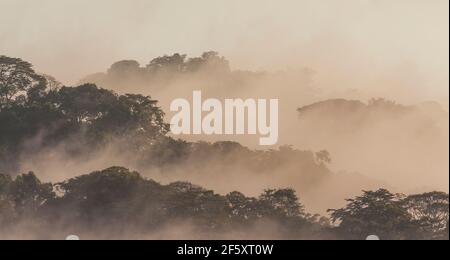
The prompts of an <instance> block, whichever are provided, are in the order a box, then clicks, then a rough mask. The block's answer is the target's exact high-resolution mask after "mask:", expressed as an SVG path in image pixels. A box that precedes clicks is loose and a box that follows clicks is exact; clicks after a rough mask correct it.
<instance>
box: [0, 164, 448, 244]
mask: <svg viewBox="0 0 450 260" xmlns="http://www.w3.org/2000/svg"><path fill="white" fill-rule="evenodd" d="M348 201H349V204H348V205H347V206H346V207H345V208H342V209H338V210H332V211H331V217H332V220H333V221H335V223H336V226H335V227H333V226H331V225H330V224H329V223H328V221H327V220H326V219H325V218H320V216H311V215H309V214H307V213H306V212H305V209H304V207H303V205H302V204H301V203H300V202H299V199H298V198H297V196H296V194H295V192H294V191H293V190H292V189H278V190H267V191H265V192H264V193H263V194H262V195H261V196H260V197H259V198H251V197H247V196H245V195H244V194H241V193H239V192H232V193H230V194H228V195H226V196H222V195H219V194H216V193H214V192H213V191H210V190H206V189H204V188H202V187H199V186H195V185H193V184H190V183H186V182H176V183H172V184H169V185H161V184H159V183H157V182H155V181H152V180H148V179H145V178H143V177H142V176H141V175H140V174H139V173H137V172H131V171H129V170H128V169H125V168H121V167H112V168H109V169H105V170H103V171H99V172H93V173H91V174H88V175H82V176H79V177H76V178H73V179H69V180H67V181H64V182H62V183H57V184H53V185H52V184H44V183H41V182H40V181H39V180H38V179H37V178H36V176H35V175H34V174H33V173H29V174H25V175H20V176H18V177H17V178H15V179H12V178H11V177H9V176H8V175H0V223H1V224H2V225H1V226H0V231H1V230H3V231H4V232H6V230H7V229H9V228H14V227H15V226H17V225H19V226H20V224H21V223H24V222H26V221H29V220H30V219H32V220H33V222H37V223H41V224H40V228H42V229H43V230H39V231H37V234H40V233H42V234H43V235H42V236H43V238H45V237H46V236H48V235H49V233H48V230H46V229H47V228H48V223H52V224H51V225H52V228H53V231H52V232H58V230H61V232H63V231H64V229H65V228H66V227H68V226H69V227H71V228H75V229H76V230H78V232H81V234H83V232H86V234H89V231H90V230H95V232H96V233H95V235H91V236H93V237H97V238H99V237H104V236H106V237H108V238H121V236H122V232H123V231H124V230H128V231H133V232H138V233H139V234H140V235H151V234H153V233H155V232H158V231H159V230H160V229H161V228H167V227H170V226H177V225H178V224H180V223H190V225H191V226H192V227H193V229H194V231H195V232H199V233H203V234H211V236H212V237H221V236H223V235H226V234H227V233H233V232H244V233H245V232H254V231H255V229H256V230H258V229H264V228H265V225H276V227H277V232H278V233H279V234H278V235H280V236H281V237H283V238H288V239H305V238H309V239H316V238H330V239H365V238H366V237H367V236H368V234H377V235H379V236H380V237H381V238H382V239H448V195H447V194H444V193H427V194H421V195H412V196H410V197H404V196H401V195H396V194H391V193H390V192H389V191H387V190H378V191H366V192H364V194H363V195H362V196H359V197H356V198H355V199H352V200H348ZM412 201H414V202H412Z"/></svg>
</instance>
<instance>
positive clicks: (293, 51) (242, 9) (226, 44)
mask: <svg viewBox="0 0 450 260" xmlns="http://www.w3.org/2000/svg"><path fill="white" fill-rule="evenodd" d="M448 5H449V1H448V0H189V1H186V0H127V1H125V0H39V1H36V0H0V12H1V15H0V54H3V55H8V56H14V57H21V58H23V59H25V60H28V61H30V62H32V63H33V64H35V66H36V68H37V70H39V71H41V72H45V73H47V74H51V75H54V76H55V77H57V78H58V79H60V80H61V81H64V82H65V83H74V82H76V81H77V80H79V79H80V78H82V77H83V76H85V75H86V74H90V73H92V72H97V71H104V70H105V69H106V68H107V67H108V66H109V65H110V64H111V63H112V62H114V61H117V60H120V59H130V58H132V59H136V60H138V61H140V62H142V63H144V64H145V63H147V62H148V61H149V60H150V59H151V58H153V57H155V56H159V55H162V54H171V53H173V52H182V53H187V54H189V55H198V54H200V53H201V52H203V51H206V50H216V51H219V52H220V53H221V54H223V55H225V56H226V57H228V58H229V59H230V60H231V62H232V66H233V67H234V68H247V69H285V68H295V67H304V66H309V67H312V68H313V69H316V70H318V71H319V73H320V72H322V73H332V74H333V75H334V78H336V79H338V80H342V82H345V81H346V80H348V79H349V78H353V77H355V78H358V77H359V78H361V79H365V80H372V81H377V80H380V79H381V78H382V79H383V80H386V78H389V77H391V76H390V75H396V74H397V73H398V72H400V73H401V74H406V75H411V76H412V77H411V78H410V81H411V82H406V83H405V84H411V85H412V87H415V88H420V91H422V92H423V94H424V95H425V96H427V97H428V96H429V97H435V96H441V97H442V96H444V97H447V99H448V69H449V65H448V64H449V60H448V57H449V41H448V39H449V28H448V19H449V13H448V10H449V6H448ZM393 77H394V78H395V76H393ZM383 80H380V82H383ZM393 80H394V81H395V80H396V79H393ZM361 82H363V81H361ZM343 84H344V83H343ZM358 84H359V83H358ZM414 85H417V86H414Z"/></svg>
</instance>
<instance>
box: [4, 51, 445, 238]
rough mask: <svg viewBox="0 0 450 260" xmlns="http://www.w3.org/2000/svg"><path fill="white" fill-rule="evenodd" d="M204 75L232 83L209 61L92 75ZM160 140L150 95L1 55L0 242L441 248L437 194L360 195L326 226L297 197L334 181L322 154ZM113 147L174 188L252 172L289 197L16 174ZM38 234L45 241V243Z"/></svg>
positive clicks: (167, 60) (125, 179)
mask: <svg viewBox="0 0 450 260" xmlns="http://www.w3.org/2000/svg"><path fill="white" fill-rule="evenodd" d="M205 64H206V65H205ZM203 66H208V69H211V68H213V69H212V70H211V71H210V72H211V73H214V72H217V71H219V72H220V73H230V69H229V65H228V62H227V61H226V60H225V59H224V58H223V57H220V56H218V54H217V53H214V52H210V53H205V54H204V55H203V56H201V57H199V58H192V59H187V58H186V56H184V55H178V54H175V55H173V56H164V57H161V58H157V59H155V60H153V61H152V62H150V64H149V65H148V66H146V67H145V68H142V67H140V65H139V64H138V63H137V62H134V61H123V62H120V63H117V64H114V65H113V66H112V67H111V69H110V70H109V71H108V73H107V75H106V76H105V75H98V76H99V77H102V78H101V80H106V81H109V80H112V81H114V80H115V79H114V78H115V77H117V79H123V78H127V76H128V75H135V74H139V75H140V76H139V77H140V78H142V79H144V80H145V81H148V80H150V81H151V80H153V79H155V78H158V77H160V76H161V75H183V74H184V73H188V72H197V71H199V70H200V68H202V67H203ZM164 77H165V76H164ZM374 104H375V103H374ZM374 104H371V105H374ZM349 105H352V106H355V107H357V108H358V109H359V108H361V107H364V106H362V105H361V104H359V103H354V104H349ZM394 107H395V106H394ZM310 109H311V108H303V109H301V110H299V111H300V112H302V113H304V112H305V111H308V110H310ZM168 131H169V126H168V125H167V124H166V123H165V119H164V112H163V110H162V109H161V108H160V107H159V106H158V103H157V101H155V100H154V99H152V98H151V97H149V96H144V95H139V94H117V93H115V92H114V91H112V90H107V89H104V88H101V87H98V86H97V85H95V84H90V83H86V84H82V85H80V86H76V87H68V86H63V85H62V84H60V83H58V82H57V80H55V79H54V78H52V77H51V76H47V75H40V74H38V73H36V72H35V71H34V69H33V67H32V65H31V64H30V63H28V62H25V61H22V60H20V59H14V58H9V57H6V56H0V172H1V173H2V174H0V238H11V237H14V234H20V233H21V232H22V234H23V232H24V230H29V231H28V233H27V232H25V233H26V234H28V235H29V236H30V237H31V238H61V236H65V235H67V233H66V232H69V233H70V231H71V230H68V227H69V226H72V228H74V225H75V226H76V227H75V228H77V230H78V231H79V232H80V233H79V234H80V235H85V236H86V237H91V238H158V237H166V238H167V236H168V235H167V234H170V230H171V229H173V228H177V227H183V228H188V229H189V230H190V231H191V233H189V232H186V236H187V237H186V238H192V237H190V236H189V235H192V236H194V235H193V234H198V237H200V238H211V237H212V238H217V237H219V238H230V237H236V236H237V237H248V238H252V237H253V238H261V236H262V237H266V238H274V237H276V238H292V239H306V238H314V239H319V238H329V239H364V238H365V237H366V236H367V235H369V234H377V235H379V236H381V237H382V238H383V239H448V211H449V209H448V207H449V206H448V205H449V204H448V194H446V193H440V192H431V193H425V194H418V195H411V196H406V195H402V194H393V193H391V192H389V191H388V190H386V189H379V190H376V191H365V192H364V193H363V194H362V195H361V196H358V197H356V198H354V199H350V200H348V204H347V205H346V206H345V207H342V208H340V209H335V210H330V211H329V213H330V215H329V217H330V218H329V219H328V218H327V217H321V216H319V215H314V214H309V213H308V209H307V208H306V207H305V206H304V205H303V204H302V203H301V199H302V198H301V197H300V199H299V197H298V195H297V193H301V192H303V191H304V190H315V189H316V188H315V187H316V186H315V184H317V183H321V182H323V181H324V180H325V179H327V178H330V176H332V175H333V173H332V172H331V171H330V170H329V168H328V165H329V164H330V163H331V162H332V160H333V158H332V155H331V154H330V153H329V152H328V151H326V150H322V151H318V152H313V151H307V150H298V149H294V148H292V147H290V146H283V147H280V148H278V149H274V150H267V151H257V150H251V149H249V148H246V147H244V146H242V145H240V144H239V143H235V142H217V143H207V142H186V141H183V140H176V139H174V138H172V137H170V136H169V135H168ZM111 144H114V149H115V150H116V151H117V152H120V153H121V154H122V155H123V156H124V157H125V158H126V159H129V161H130V162H129V163H130V164H132V166H133V168H138V169H148V168H157V169H158V171H160V172H161V173H162V174H163V175H170V174H175V172H181V174H178V175H174V176H176V178H178V177H180V179H184V178H183V176H184V175H185V174H188V173H189V174H196V175H198V176H200V177H199V178H202V179H205V177H206V178H207V179H219V178H222V179H230V178H231V177H230V176H232V174H237V175H238V176H240V177H242V178H245V176H246V173H251V175H250V174H249V175H248V176H251V178H252V179H253V180H255V179H257V180H258V182H260V183H261V184H262V185H266V184H267V185H266V187H265V188H266V189H267V188H270V187H272V185H273V186H278V185H277V183H274V182H273V176H275V175H281V176H284V177H286V181H287V182H289V183H292V185H295V189H269V190H266V191H265V192H264V193H263V194H261V195H260V196H253V197H251V196H247V195H244V194H243V193H241V192H238V191H235V192H231V193H228V194H227V195H220V194H219V193H218V192H217V191H211V190H206V189H204V188H202V187H200V186H195V185H193V184H191V183H189V182H173V183H171V184H167V185H163V184H160V183H157V182H155V181H153V180H150V179H148V178H145V177H142V176H141V174H139V173H137V172H132V171H129V170H128V169H126V168H122V167H113V168H108V169H106V170H103V171H97V172H93V173H90V174H87V175H81V176H78V177H73V176H71V177H69V178H65V180H64V181H60V182H54V183H50V182H46V181H41V180H40V178H38V177H37V175H36V174H34V173H32V172H30V173H28V174H18V172H19V171H20V169H21V163H22V158H31V156H34V155H36V154H40V153H45V152H46V151H47V149H51V148H52V147H56V146H57V147H63V148H62V149H63V151H64V154H67V155H70V157H71V158H80V160H83V159H85V158H89V157H93V156H95V155H96V154H97V152H98V151H99V150H105V149H107V148H109V147H110V146H111ZM127 155H128V156H129V157H126V156H127ZM131 158H132V159H131ZM65 170H66V169H64V168H62V169H61V171H65ZM81 173H83V172H79V173H78V174H81ZM39 174H45V173H39ZM224 174H229V175H226V176H223V175H224ZM63 176H64V175H63ZM222 179H220V180H222ZM264 180H272V185H270V183H269V182H267V183H266V182H264ZM241 182H246V180H244V179H241ZM284 183H285V182H284ZM230 185H231V183H230ZM322 195H323V196H324V197H325V196H333V194H322ZM48 223H52V230H56V231H55V233H54V234H47V233H46V230H48V229H47V228H48V226H47V225H48ZM270 227H272V228H273V229H272V230H271V229H270ZM93 229H95V230H96V231H95V232H91V230H93ZM275 230H276V234H275V233H274V232H275ZM169 237H170V236H169Z"/></svg>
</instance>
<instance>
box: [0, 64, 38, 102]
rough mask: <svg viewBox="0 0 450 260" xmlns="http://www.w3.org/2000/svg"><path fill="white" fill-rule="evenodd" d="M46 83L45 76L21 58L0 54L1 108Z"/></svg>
mask: <svg viewBox="0 0 450 260" xmlns="http://www.w3.org/2000/svg"><path fill="white" fill-rule="evenodd" d="M39 85H41V86H42V85H45V78H44V77H42V76H40V75H38V74H37V73H36V72H35V71H34V69H33V66H32V65H31V64H30V63H28V62H26V61H23V60H21V59H17V58H10V57H6V56H0V109H2V108H5V107H8V106H10V105H11V103H12V102H13V101H14V100H16V99H20V97H22V98H23V97H25V96H26V94H27V92H28V91H30V90H31V89H32V88H34V87H36V86H39Z"/></svg>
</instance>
